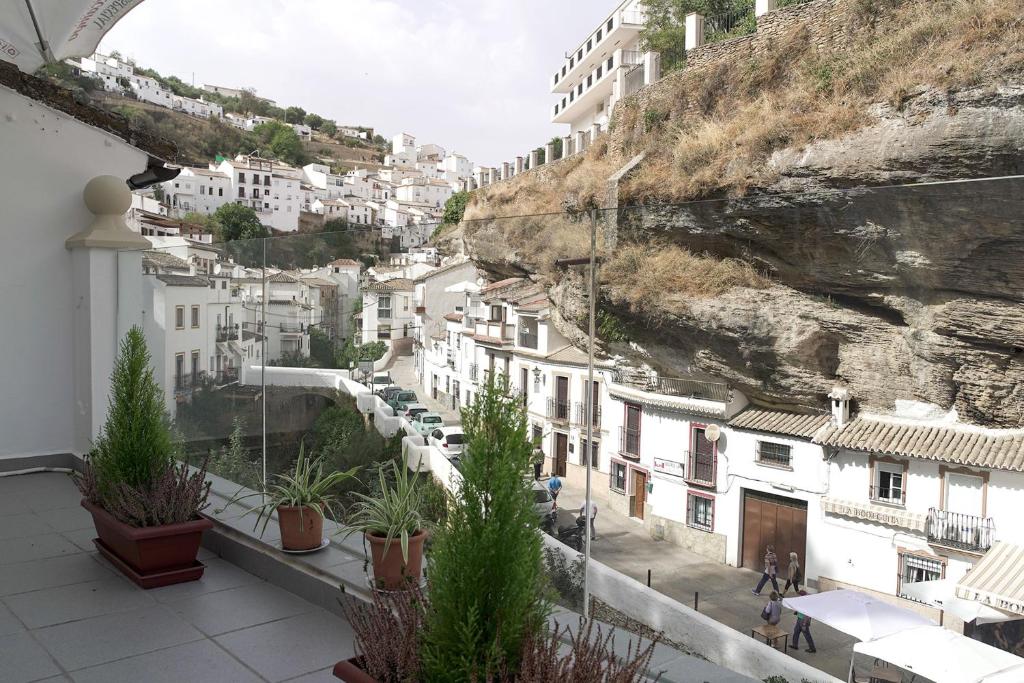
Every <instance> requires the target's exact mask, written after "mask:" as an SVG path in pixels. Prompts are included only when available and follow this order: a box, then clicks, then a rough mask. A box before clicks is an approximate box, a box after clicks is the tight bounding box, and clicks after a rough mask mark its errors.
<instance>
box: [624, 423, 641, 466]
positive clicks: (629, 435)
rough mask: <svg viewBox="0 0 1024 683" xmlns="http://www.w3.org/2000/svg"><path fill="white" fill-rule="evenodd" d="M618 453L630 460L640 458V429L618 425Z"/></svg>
mask: <svg viewBox="0 0 1024 683" xmlns="http://www.w3.org/2000/svg"><path fill="white" fill-rule="evenodd" d="M619 455H621V456H623V457H625V458H630V459H631V460H639V459H640V430H639V429H633V428H632V427H619Z"/></svg>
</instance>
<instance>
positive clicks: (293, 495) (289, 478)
mask: <svg viewBox="0 0 1024 683" xmlns="http://www.w3.org/2000/svg"><path fill="white" fill-rule="evenodd" d="M357 469H358V468H353V469H351V470H348V471H345V472H338V471H334V472H327V473H325V472H324V459H323V456H320V457H318V458H314V459H312V460H309V459H307V458H306V446H305V443H301V444H300V445H299V457H298V458H297V459H296V460H295V472H293V473H292V474H275V475H274V482H275V483H267V482H264V484H263V486H262V487H261V489H262V490H260V491H253V492H250V493H247V494H244V495H237V494H236V495H235V496H233V497H232V498H231V500H230V501H228V503H227V504H226V505H225V506H224V507H228V506H229V505H231V504H233V503H238V502H241V501H243V500H246V499H249V498H254V497H257V496H259V497H262V499H263V502H261V503H260V504H259V505H255V506H253V507H250V508H249V509H248V510H247V511H246V513H245V514H247V515H248V514H251V513H254V512H255V513H256V523H255V524H254V525H253V530H255V529H256V528H257V527H259V525H260V522H261V521H262V522H263V527H262V528H261V529H260V535H261V536H262V535H263V533H264V532H266V530H267V524H268V523H270V517H271V515H272V514H273V512H274V511H275V510H277V508H279V507H297V508H299V519H300V521H301V520H302V515H303V514H305V511H306V510H307V509H308V510H312V511H313V513H314V514H317V515H319V516H321V517H326V516H328V515H329V516H330V518H331V519H338V517H339V510H338V497H337V494H336V493H335V491H334V489H335V488H336V487H337V486H338V485H339V484H341V483H343V482H344V481H346V480H348V479H350V478H352V477H354V476H355V473H356V470H357ZM223 511H224V508H221V509H219V510H218V512H223ZM302 523H303V524H304V522H302Z"/></svg>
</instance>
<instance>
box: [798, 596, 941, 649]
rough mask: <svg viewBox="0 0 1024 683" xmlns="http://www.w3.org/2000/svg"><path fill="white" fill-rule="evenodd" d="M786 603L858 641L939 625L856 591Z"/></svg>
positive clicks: (805, 597) (804, 597) (803, 597)
mask: <svg viewBox="0 0 1024 683" xmlns="http://www.w3.org/2000/svg"><path fill="white" fill-rule="evenodd" d="M782 604H783V605H784V606H785V607H788V608H790V609H793V610H796V611H797V612H800V613H801V614H806V615H807V616H809V617H810V618H812V619H817V620H818V621H820V622H821V623H823V624H826V625H828V626H831V627H832V628H834V629H836V630H837V631H842V632H843V633H846V634H848V635H851V636H853V637H854V638H856V639H857V640H876V639H878V638H884V637H885V636H888V635H891V634H893V633H898V632H900V631H905V630H907V629H911V628H916V627H919V626H934V625H935V622H934V621H932V620H931V619H928V618H926V617H923V616H921V615H920V614H918V613H917V612H912V611H911V610H908V609H904V608H902V607H897V606H895V605H891V604H889V603H888V602H883V601H881V600H878V599H876V598H873V597H871V596H870V595H867V594H866V593H861V592H859V591H854V590H834V591H825V592H824V593H816V594H814V595H805V596H802V597H796V598H786V599H785V600H783V601H782Z"/></svg>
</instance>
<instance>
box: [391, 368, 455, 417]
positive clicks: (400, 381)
mask: <svg viewBox="0 0 1024 683" xmlns="http://www.w3.org/2000/svg"><path fill="white" fill-rule="evenodd" d="M413 361H414V357H413V356H394V357H393V358H392V359H391V364H390V365H389V366H388V367H387V368H386V369H385V370H384V371H383V372H390V373H391V380H392V381H393V382H394V383H395V384H397V385H398V386H400V387H402V388H403V389H411V390H412V391H415V392H416V396H417V398H419V400H420V401H419V402H420V403H422V404H423V405H425V406H427V407H428V408H430V410H431V411H432V412H435V413H438V414H439V415H440V416H441V419H443V420H444V424H445V426H446V427H456V426H458V425H460V424H461V423H462V418H461V416H460V415H459V411H458V410H453V409H452V407H451V405H450V404H444V403H442V402H441V401H437V400H435V399H434V398H433V397H431V396H430V394H429V392H428V391H427V390H426V389H424V388H423V385H422V384H421V383H420V382H419V380H417V379H416V368H415V366H414V364H413Z"/></svg>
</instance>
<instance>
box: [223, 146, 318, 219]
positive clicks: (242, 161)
mask: <svg viewBox="0 0 1024 683" xmlns="http://www.w3.org/2000/svg"><path fill="white" fill-rule="evenodd" d="M216 170H217V171H219V172H220V173H222V174H224V175H226V176H227V177H229V178H230V179H231V185H232V197H233V199H234V201H235V202H237V203H239V204H243V205H245V206H249V207H251V208H252V209H253V211H255V212H256V215H257V216H258V217H259V219H260V222H261V223H263V225H266V226H269V227H271V228H274V229H276V230H280V231H282V232H295V231H297V230H298V229H299V213H300V212H301V211H302V204H303V194H302V189H301V184H302V177H303V176H302V171H301V170H300V169H297V168H294V167H292V166H289V165H288V164H284V163H282V162H280V161H275V160H272V159H263V158H260V157H256V156H252V155H247V154H239V155H238V156H236V157H235V158H234V159H225V160H224V161H222V162H221V163H220V165H219V166H218V167H217V169H216Z"/></svg>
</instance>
